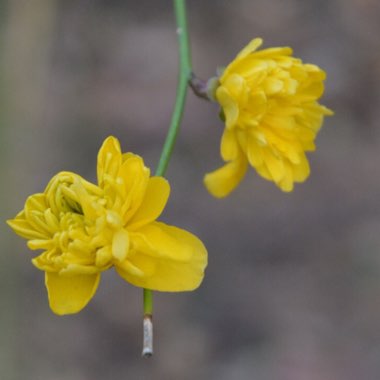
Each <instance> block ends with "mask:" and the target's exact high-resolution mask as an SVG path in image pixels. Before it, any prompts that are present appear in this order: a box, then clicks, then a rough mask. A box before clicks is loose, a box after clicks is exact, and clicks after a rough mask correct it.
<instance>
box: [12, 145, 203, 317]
mask: <svg viewBox="0 0 380 380" xmlns="http://www.w3.org/2000/svg"><path fill="white" fill-rule="evenodd" d="M97 177H98V185H94V184H91V183H89V182H87V181H86V180H84V179H83V178H82V177H80V176H79V175H77V174H75V173H71V172H61V173H58V174H57V175H55V176H54V177H53V178H52V179H51V181H50V182H49V184H48V185H47V187H46V189H45V191H44V192H43V193H39V194H34V195H32V196H30V197H29V198H28V199H27V201H26V203H25V207H24V209H23V210H22V211H21V212H20V213H19V214H18V215H17V216H16V217H15V218H14V219H12V220H9V221H8V224H9V225H10V226H11V227H12V228H13V230H14V231H15V232H16V233H17V234H19V235H20V236H22V237H23V238H25V239H27V240H28V247H29V248H30V249H32V250H42V251H43V252H42V253H41V254H40V255H39V256H38V257H36V258H34V259H33V260H32V262H33V264H34V265H35V266H36V267H37V268H38V269H40V270H43V271H45V284H46V287H47V291H48V296H49V304H50V307H51V309H52V310H53V311H54V312H55V313H57V314H60V315H62V314H71V313H76V312H78V311H80V310H81V309H82V308H83V307H84V306H86V304H87V303H88V302H89V301H90V299H91V298H92V297H93V295H94V293H95V291H96V289H97V287H98V284H99V280H100V273H101V272H102V271H105V270H107V269H109V268H111V267H114V268H115V269H116V271H117V273H118V274H119V275H120V276H121V277H122V278H123V279H124V280H126V281H128V282H129V283H131V284H133V285H135V286H138V287H143V288H147V289H152V290H159V291H186V290H193V289H195V288H197V287H198V286H199V284H200V283H201V281H202V279H203V275H204V270H205V267H206V265H207V251H206V249H205V247H204V245H203V244H202V242H201V241H200V240H199V239H198V238H197V237H196V236H194V235H192V234H191V233H189V232H187V231H185V230H182V229H179V228H177V227H174V226H169V225H166V224H164V223H161V222H157V221H156V219H157V218H158V217H159V216H160V214H161V212H162V211H163V209H164V207H165V205H166V202H167V200H168V197H169V192H170V186H169V183H168V182H167V181H166V180H165V179H164V178H162V177H151V176H150V171H149V169H148V168H147V167H145V166H144V162H143V160H142V158H141V157H139V156H137V155H134V154H132V153H125V154H123V153H122V152H121V149H120V144H119V141H118V140H117V139H116V138H114V137H109V138H107V139H106V140H105V142H104V143H103V146H102V147H101V149H100V151H99V154H98V164H97Z"/></svg>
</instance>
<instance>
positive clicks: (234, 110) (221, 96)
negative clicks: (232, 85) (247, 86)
mask: <svg viewBox="0 0 380 380" xmlns="http://www.w3.org/2000/svg"><path fill="white" fill-rule="evenodd" d="M216 98H217V100H218V102H219V103H220V105H221V106H222V108H223V112H224V116H225V118H226V127H227V128H232V127H234V126H235V124H236V122H237V120H238V117H239V107H238V105H237V103H236V102H235V100H234V99H233V98H232V97H231V94H230V93H229V92H228V90H227V89H226V88H225V87H223V86H220V87H218V89H217V90H216Z"/></svg>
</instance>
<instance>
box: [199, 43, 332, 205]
mask: <svg viewBox="0 0 380 380" xmlns="http://www.w3.org/2000/svg"><path fill="white" fill-rule="evenodd" d="M261 44H262V40H261V39H259V38H257V39H254V40H253V41H251V42H250V43H249V44H248V45H247V46H246V47H245V48H244V49H243V50H242V51H241V52H240V53H239V54H238V55H237V57H236V58H235V59H234V60H233V61H232V62H231V63H230V64H229V65H228V66H227V67H226V69H225V70H224V72H223V73H222V75H221V76H220V78H218V82H217V85H216V89H215V92H214V96H215V98H216V100H217V101H218V103H219V104H220V105H221V108H222V115H223V118H224V119H225V123H226V128H225V130H224V133H223V136H222V140H221V156H222V158H223V160H224V161H226V162H227V163H226V165H225V166H223V167H222V168H220V169H218V170H216V171H214V172H212V173H209V174H207V175H206V176H205V179H204V181H205V185H206V187H207V189H208V190H209V191H210V193H211V194H212V195H214V196H216V197H219V198H221V197H225V196H227V195H228V194H229V193H230V192H231V191H232V190H234V189H235V188H236V186H237V185H238V184H239V183H240V181H241V180H242V179H243V177H244V176H245V173H246V171H247V168H248V165H251V166H252V167H254V168H255V169H256V171H257V172H258V174H259V175H261V176H262V177H264V178H265V179H268V180H271V181H273V182H274V183H275V184H276V185H277V186H278V187H279V188H280V189H281V190H283V191H291V190H292V189H293V185H294V182H303V181H304V180H305V179H306V178H307V177H308V175H309V173H310V168H309V163H308V160H307V158H306V155H305V152H307V151H313V150H314V149H315V144H314V140H315V138H316V135H317V133H318V131H319V129H320V127H321V125H322V122H323V118H324V116H325V115H332V111H330V110H329V109H328V108H326V107H324V106H322V105H320V104H319V103H318V99H319V98H320V97H321V95H322V94H323V91H324V85H323V80H324V79H325V78H326V74H325V72H324V71H323V70H321V69H320V68H319V67H317V66H315V65H312V64H304V63H302V61H301V60H300V59H297V58H294V57H292V49H291V48H289V47H278V48H269V49H264V50H261V51H256V49H257V48H258V47H259V46H260V45H261Z"/></svg>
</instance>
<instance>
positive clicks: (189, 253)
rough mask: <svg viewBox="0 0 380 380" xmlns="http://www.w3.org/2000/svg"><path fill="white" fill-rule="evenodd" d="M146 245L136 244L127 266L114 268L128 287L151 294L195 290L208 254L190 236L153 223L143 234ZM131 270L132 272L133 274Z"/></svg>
mask: <svg viewBox="0 0 380 380" xmlns="http://www.w3.org/2000/svg"><path fill="white" fill-rule="evenodd" d="M144 233H145V236H146V242H145V244H142V243H141V242H140V244H138V247H136V252H135V256H134V257H132V258H131V259H129V258H128V259H127V260H128V261H129V263H128V265H129V266H130V267H131V269H129V268H128V265H119V264H117V263H116V265H115V267H116V270H117V272H118V273H119V275H120V276H121V277H122V278H124V279H125V280H126V281H128V282H130V283H131V284H133V285H135V286H138V287H142V288H146V289H152V290H158V291H168V292H179V291H188V290H194V289H195V288H197V287H198V286H199V285H200V283H201V282H202V279H203V276H204V270H205V268H206V266H207V250H206V248H205V246H204V245H203V243H202V242H201V241H200V240H199V239H198V238H197V237H196V236H195V235H193V234H191V233H190V232H187V231H185V230H182V229H180V228H177V227H173V226H168V225H166V224H164V223H159V222H155V223H152V225H151V226H150V227H149V228H146V229H145V230H144ZM132 269H133V270H132Z"/></svg>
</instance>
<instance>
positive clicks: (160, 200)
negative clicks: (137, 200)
mask: <svg viewBox="0 0 380 380" xmlns="http://www.w3.org/2000/svg"><path fill="white" fill-rule="evenodd" d="M169 194H170V185H169V182H168V181H167V180H166V179H165V178H163V177H152V178H149V182H148V186H147V188H146V191H145V195H144V198H143V200H142V203H141V206H140V207H139V209H138V210H137V211H136V213H135V214H134V215H133V217H132V218H131V219H130V221H129V222H128V229H129V230H136V229H138V228H139V227H141V226H143V225H145V224H148V223H151V222H153V221H154V220H156V219H157V218H158V217H159V216H160V215H161V213H162V211H163V209H164V208H165V205H166V202H167V201H168V198H169Z"/></svg>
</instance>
